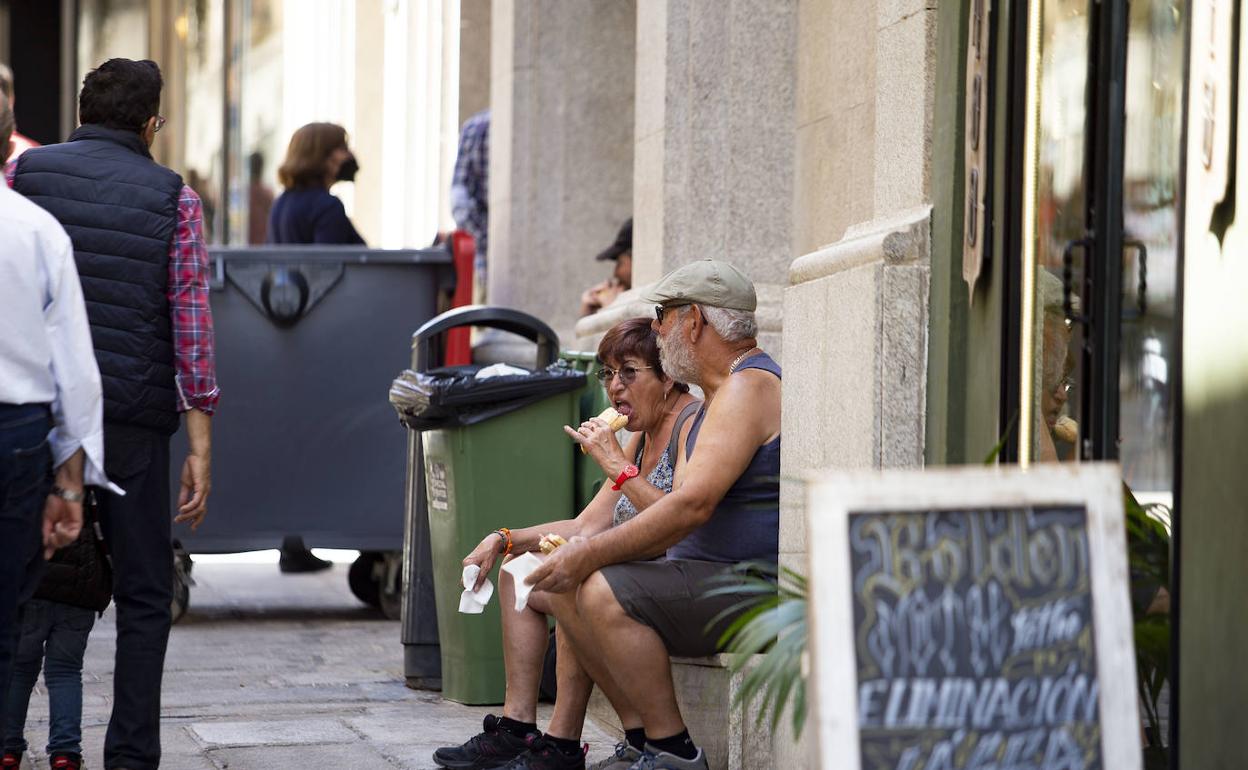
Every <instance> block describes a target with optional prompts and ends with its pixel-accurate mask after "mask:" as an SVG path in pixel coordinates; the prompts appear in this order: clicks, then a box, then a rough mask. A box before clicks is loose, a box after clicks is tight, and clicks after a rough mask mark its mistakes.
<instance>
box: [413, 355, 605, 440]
mask: <svg viewBox="0 0 1248 770" xmlns="http://www.w3.org/2000/svg"><path fill="white" fill-rule="evenodd" d="M478 371H480V367H478V366H452V367H443V368H440V369H431V370H429V371H427V372H415V371H412V370H411V369H405V370H404V371H403V373H402V374H400V375H399V376H398V378H396V379H395V381H394V382H393V383H392V384H391V386H390V403H391V404H392V405H393V406H394V409H395V411H396V412H398V414H399V421H400V422H402V423H403V424H404V425H405V426H407V427H408V428H410V429H412V430H434V429H436V428H447V427H455V426H464V425H475V424H477V423H479V422H484V421H485V420H488V419H490V418H492V417H498V416H500V415H504V414H507V413H508V412H513V411H515V410H517V409H521V408H523V407H525V406H528V405H529V404H534V403H537V402H538V401H542V400H544V399H547V398H550V397H551V396H556V395H558V394H560V393H567V392H569V391H573V390H578V389H580V388H582V387H584V386H585V373H584V372H581V371H577V370H576V369H572V368H571V367H569V366H568V365H567V364H566V363H564V362H563V361H556V362H555V363H553V364H551V365H550V366H548V367H546V368H545V369H539V370H537V371H532V372H528V373H526V374H505V375H500V376H496V377H489V378H486V379H478V378H477V376H476V375H477V372H478Z"/></svg>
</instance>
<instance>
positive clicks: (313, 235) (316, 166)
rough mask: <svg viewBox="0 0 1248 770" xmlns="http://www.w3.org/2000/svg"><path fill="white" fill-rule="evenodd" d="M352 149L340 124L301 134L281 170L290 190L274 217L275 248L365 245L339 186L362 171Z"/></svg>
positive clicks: (309, 127)
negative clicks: (283, 245) (340, 197)
mask: <svg viewBox="0 0 1248 770" xmlns="http://www.w3.org/2000/svg"><path fill="white" fill-rule="evenodd" d="M359 168H360V167H359V164H358V163H356V161H355V156H354V155H352V154H351V150H350V149H348V147H347V132H346V129H344V128H343V127H342V126H339V125H336V124H334V123H309V124H307V125H306V126H303V127H302V128H300V129H299V130H298V131H296V132H295V134H294V136H292V137H291V138H290V146H289V147H288V148H287V149H286V160H285V161H284V162H283V163H282V165H281V167H280V168H279V169H278V170H277V178H278V181H280V182H281V183H282V187H284V188H286V191H285V192H283V193H282V194H281V195H279V196H278V198H277V200H276V201H274V202H273V210H272V211H271V212H270V213H269V238H268V241H269V243H320V244H363V243H364V239H363V238H361V237H360V234H359V233H358V232H356V230H355V225H353V224H351V220H350V219H348V218H347V212H346V209H344V208H343V207H342V201H340V200H338V198H337V197H335V196H334V195H331V194H330V192H329V188H330V187H331V186H332V185H333V184H334V182H338V181H345V182H350V181H352V180H354V179H355V172H356V171H358V170H359Z"/></svg>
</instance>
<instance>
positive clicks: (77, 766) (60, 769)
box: [48, 752, 82, 770]
mask: <svg viewBox="0 0 1248 770" xmlns="http://www.w3.org/2000/svg"><path fill="white" fill-rule="evenodd" d="M48 761H49V765H48V766H49V767H51V768H52V770H82V755H81V754H69V753H62V752H57V753H56V754H53V755H52V757H51V758H50V759H49V760H48Z"/></svg>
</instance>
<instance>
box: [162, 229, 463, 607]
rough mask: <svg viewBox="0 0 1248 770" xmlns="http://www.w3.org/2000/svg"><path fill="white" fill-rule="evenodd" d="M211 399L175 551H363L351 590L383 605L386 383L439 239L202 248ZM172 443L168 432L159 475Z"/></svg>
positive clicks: (445, 264)
mask: <svg viewBox="0 0 1248 770" xmlns="http://www.w3.org/2000/svg"><path fill="white" fill-rule="evenodd" d="M209 258H210V260H211V263H212V270H213V281H212V291H211V302H212V311H213V320H214V323H215V328H216V356H217V377H218V380H219V382H220V386H221V391H222V400H221V405H220V408H219V409H218V411H217V414H216V416H215V417H214V418H213V421H212V423H213V426H212V427H213V450H212V482H213V483H212V494H211V497H210V499H209V514H208V518H207V519H205V521H204V524H203V526H201V527H200V528H199V531H198V532H195V533H191V532H189V531H187V530H181V531H180V537H181V539H182V545H183V546H184V547H185V548H186V550H187V551H190V552H200V553H228V552H236V551H250V550H259V549H267V548H277V547H278V546H279V545H280V544H281V542H282V539H283V538H284V537H286V536H288V535H296V536H300V537H302V538H303V540H304V542H305V543H306V544H307V545H308V547H322V548H350V549H358V550H360V551H362V552H364V553H363V554H362V556H361V561H359V562H357V563H356V565H354V566H353V568H352V575H351V584H352V591H353V592H355V594H356V595H357V596H359V597H360V598H361V599H362V600H364V601H366V602H369V603H373V604H381V605H385V606H383V610H386V611H387V614H392V616H393V617H398V610H399V605H400V600H399V585H398V575H399V570H400V567H401V559H400V558H399V556H400V553H401V550H402V548H403V531H404V503H405V500H404V497H405V495H404V483H405V474H406V461H407V445H406V440H405V439H406V437H405V436H404V435H403V431H401V430H396V429H395V426H396V419H395V414H394V410H393V409H392V408H391V406H390V405H389V403H387V401H386V389H387V387H388V385H389V384H390V382H391V380H392V379H393V378H394V373H395V372H396V371H399V370H400V369H402V368H403V366H404V365H405V364H406V363H407V360H408V356H409V355H410V349H411V333H412V329H414V328H416V327H418V326H420V325H421V324H423V323H424V322H425V321H427V320H429V319H430V318H433V317H434V316H435V315H436V314H437V301H438V293H439V291H440V290H441V289H445V288H447V287H448V286H449V285H450V283H451V282H452V281H453V272H452V269H451V259H450V255H449V253H448V252H447V251H445V250H444V249H442V248H432V249H404V250H384V249H368V248H364V247H348V246H267V247H255V248H210V249H209ZM185 453H186V437H185V431H181V432H179V434H178V435H177V436H175V439H174V447H173V463H172V466H173V467H172V473H173V490H174V494H175V496H176V494H177V489H178V477H179V474H180V471H181V464H182V460H183V458H184V457H185Z"/></svg>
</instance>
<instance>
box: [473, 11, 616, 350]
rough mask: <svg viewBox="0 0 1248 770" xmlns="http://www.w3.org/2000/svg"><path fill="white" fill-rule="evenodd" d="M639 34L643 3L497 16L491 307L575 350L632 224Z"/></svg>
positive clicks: (492, 133) (492, 132) (493, 68)
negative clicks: (589, 294) (585, 315)
mask: <svg viewBox="0 0 1248 770" xmlns="http://www.w3.org/2000/svg"><path fill="white" fill-rule="evenodd" d="M635 25H636V9H635V4H634V0H587V1H585V2H576V3H566V2H561V1H559V0H533V1H532V2H512V1H511V0H495V2H494V5H493V9H492V13H491V36H492V56H491V84H490V100H491V109H492V121H491V128H490V242H489V278H488V283H489V285H488V298H489V302H490V304H494V305H503V306H506V307H512V308H516V309H519V310H523V311H526V312H529V313H532V314H534V315H536V316H538V317H540V318H542V319H543V320H544V321H546V322H547V323H549V324H550V325H551V326H552V327H553V328H554V329H555V331H556V332H558V333H559V336H560V340H561V341H562V342H563V344H564V345H571V344H573V342H574V339H573V337H572V328H573V325H574V323H575V322H576V320H577V316H578V312H579V309H580V300H579V298H580V295H581V292H582V291H583V290H584V289H585V288H586V287H588V286H590V285H592V284H595V283H597V282H599V281H601V280H603V279H604V278H606V277H607V276H608V275H610V266H609V265H604V264H603V263H601V262H596V261H594V255H595V254H597V253H598V252H599V251H601V250H602V249H604V248H606V247H607V246H608V245H610V243H611V242H612V240H613V239H614V238H615V233H616V231H617V230H618V229H619V226H620V224H621V223H622V222H623V221H624V219H626V218H627V217H628V216H629V215H630V214H631V213H632V207H633V72H634V69H635V64H634V46H635V43H636V33H635ZM494 341H495V342H497V341H498V340H497V338H496V337H495V338H494ZM492 344H493V343H491V345H492ZM491 345H486V346H485V347H486V348H487V350H481V349H478V358H482V359H489V358H492V357H494V356H495V354H494V353H491V352H489V350H488V348H489V347H491Z"/></svg>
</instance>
